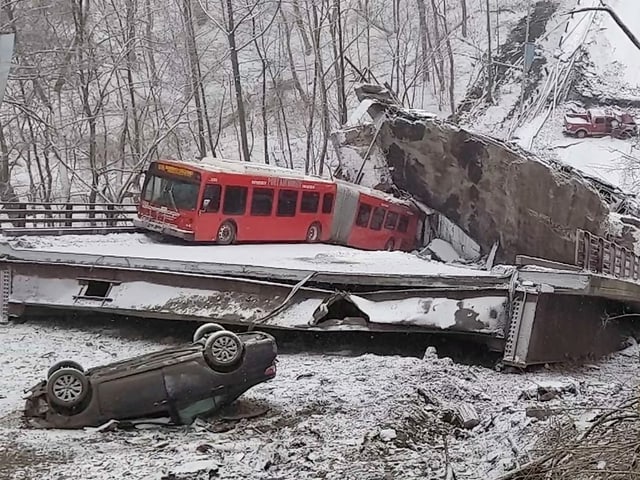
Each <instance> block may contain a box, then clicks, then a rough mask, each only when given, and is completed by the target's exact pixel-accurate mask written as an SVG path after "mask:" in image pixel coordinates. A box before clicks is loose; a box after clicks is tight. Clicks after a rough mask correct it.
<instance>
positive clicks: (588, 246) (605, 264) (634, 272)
mask: <svg viewBox="0 0 640 480" xmlns="http://www.w3.org/2000/svg"><path fill="white" fill-rule="evenodd" d="M575 261H576V265H578V266H579V267H581V268H583V269H584V270H587V271H589V272H595V273H601V274H603V275H609V276H612V277H616V278H623V279H630V280H634V281H638V280H640V256H638V255H636V254H635V252H633V251H631V250H629V249H628V248H625V247H623V246H621V245H618V244H617V243H615V242H612V241H610V240H607V239H606V238H603V237H600V236H597V235H593V234H592V233H589V232H587V231H585V230H578V231H577V234H576V255H575Z"/></svg>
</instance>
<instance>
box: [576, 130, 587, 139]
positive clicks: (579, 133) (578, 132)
mask: <svg viewBox="0 0 640 480" xmlns="http://www.w3.org/2000/svg"><path fill="white" fill-rule="evenodd" d="M586 136H587V132H585V131H584V130H578V131H577V132H576V137H578V138H584V137H586Z"/></svg>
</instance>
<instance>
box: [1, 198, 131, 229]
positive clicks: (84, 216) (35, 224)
mask: <svg viewBox="0 0 640 480" xmlns="http://www.w3.org/2000/svg"><path fill="white" fill-rule="evenodd" d="M135 215H136V206H135V205H132V204H114V203H96V204H86V203H38V202H10V203H0V230H1V231H2V234H4V235H8V236H16V235H62V234H67V233H74V234H87V233H120V232H130V231H134V230H135V227H134V226H133V223H132V220H133V218H135Z"/></svg>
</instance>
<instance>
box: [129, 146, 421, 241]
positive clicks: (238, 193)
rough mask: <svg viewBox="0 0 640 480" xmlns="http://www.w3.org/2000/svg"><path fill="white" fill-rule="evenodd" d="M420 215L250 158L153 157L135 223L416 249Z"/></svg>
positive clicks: (228, 237)
mask: <svg viewBox="0 0 640 480" xmlns="http://www.w3.org/2000/svg"><path fill="white" fill-rule="evenodd" d="M422 222H423V214H422V212H421V211H420V210H419V209H418V208H417V207H415V205H413V204H412V203H411V202H408V201H405V200H400V199H398V198H395V197H392V196H391V195H387V194H385V193H383V192H379V191H377V190H372V189H370V188H366V187H361V186H358V185H353V184H350V183H347V182H343V181H340V180H338V181H330V180H327V179H324V178H320V177H312V176H306V175H302V174H300V173H299V172H296V171H294V170H289V169H285V168H280V167H272V166H270V165H263V164H255V163H249V162H235V161H229V160H219V159H215V158H205V159H203V160H202V161H200V162H198V163H190V162H182V161H175V160H162V161H157V162H152V163H151V165H150V166H149V169H148V170H147V172H146V176H145V181H144V186H143V189H142V195H141V198H140V203H139V205H138V218H137V219H136V220H135V221H134V223H135V225H136V226H138V227H140V228H143V229H145V230H148V231H154V232H158V233H161V234H163V235H168V236H173V237H178V238H182V239H184V240H187V241H194V242H215V243H218V244H222V245H229V244H232V243H270V242H309V243H314V242H322V243H335V244H340V245H347V246H350V247H355V248H361V249H364V250H382V249H386V250H404V251H410V250H412V249H414V248H415V246H416V241H417V237H418V232H419V231H421V230H422V228H421V227H422Z"/></svg>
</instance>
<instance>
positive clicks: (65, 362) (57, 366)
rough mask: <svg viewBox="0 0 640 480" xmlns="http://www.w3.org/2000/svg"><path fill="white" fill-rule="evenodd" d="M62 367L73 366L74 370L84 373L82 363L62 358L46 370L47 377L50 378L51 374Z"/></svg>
mask: <svg viewBox="0 0 640 480" xmlns="http://www.w3.org/2000/svg"><path fill="white" fill-rule="evenodd" d="M63 368H73V369H75V370H78V371H80V372H83V373H84V368H82V365H80V364H79V363H78V362H74V361H73V360H62V361H60V362H58V363H56V364H54V365H53V366H52V367H51V368H50V369H49V370H48V371H47V379H49V378H51V375H53V374H54V373H55V372H57V371H58V370H61V369H63Z"/></svg>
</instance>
